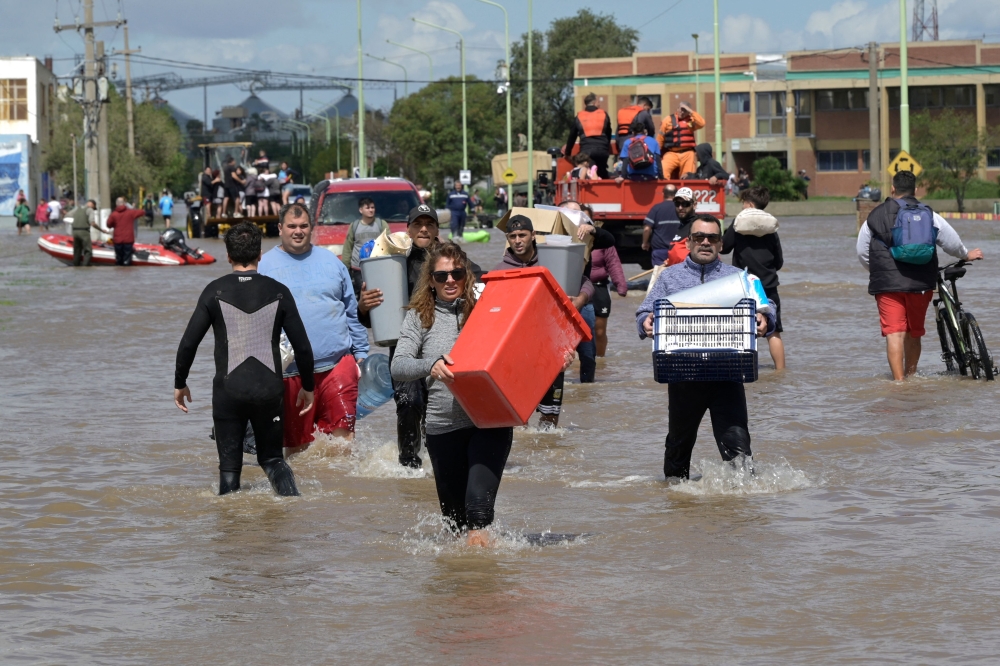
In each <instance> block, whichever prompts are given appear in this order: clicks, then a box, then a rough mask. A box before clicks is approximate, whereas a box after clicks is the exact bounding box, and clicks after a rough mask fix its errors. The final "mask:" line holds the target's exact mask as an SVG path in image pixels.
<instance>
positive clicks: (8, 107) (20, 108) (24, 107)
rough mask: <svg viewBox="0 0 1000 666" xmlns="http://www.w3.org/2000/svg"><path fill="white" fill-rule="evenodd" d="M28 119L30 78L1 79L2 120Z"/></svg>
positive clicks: (0, 101)
mask: <svg viewBox="0 0 1000 666" xmlns="http://www.w3.org/2000/svg"><path fill="white" fill-rule="evenodd" d="M27 119H28V80H27V79H0V120H27Z"/></svg>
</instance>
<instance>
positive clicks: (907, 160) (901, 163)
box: [889, 150, 924, 176]
mask: <svg viewBox="0 0 1000 666" xmlns="http://www.w3.org/2000/svg"><path fill="white" fill-rule="evenodd" d="M923 170H924V168H923V167H922V166H920V164H919V163H918V162H917V161H916V160H915V159H913V157H911V156H910V154H909V153H908V152H906V151H905V150H901V151H899V155H896V159H894V160H893V161H891V162H889V175H890V176H895V175H896V174H897V173H899V172H900V171H912V172H913V175H914V176H919V175H920V174H921V173H922V172H923Z"/></svg>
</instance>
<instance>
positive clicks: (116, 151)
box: [45, 88, 193, 206]
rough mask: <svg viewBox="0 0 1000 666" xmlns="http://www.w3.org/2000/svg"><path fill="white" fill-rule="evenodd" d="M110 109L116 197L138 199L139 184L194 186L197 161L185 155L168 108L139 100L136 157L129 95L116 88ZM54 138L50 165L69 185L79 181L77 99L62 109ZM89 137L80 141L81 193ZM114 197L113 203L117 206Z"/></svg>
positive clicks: (178, 188)
mask: <svg viewBox="0 0 1000 666" xmlns="http://www.w3.org/2000/svg"><path fill="white" fill-rule="evenodd" d="M105 109H106V110H107V112H108V164H109V165H110V170H111V198H112V199H114V198H116V197H120V196H123V197H129V198H131V199H133V200H134V199H135V198H136V197H137V196H138V194H139V189H140V188H141V187H145V188H146V189H147V190H150V191H154V192H155V191H158V190H161V189H163V188H165V187H166V188H169V189H170V190H171V191H172V192H174V193H175V194H177V193H180V192H183V191H184V190H186V189H187V188H188V187H190V185H191V183H192V180H193V165H192V164H191V163H190V162H189V160H188V158H187V157H186V156H185V154H184V150H183V147H184V139H183V135H182V134H181V131H180V128H179V127H177V123H176V122H175V121H174V119H173V118H172V117H171V116H170V113H169V112H168V111H167V110H166V109H162V108H159V107H157V106H155V105H154V104H152V103H143V104H136V105H135V106H134V117H135V152H136V154H135V156H132V155H131V154H129V151H128V126H127V123H126V115H125V98H124V97H122V96H121V95H119V94H118V93H117V92H116V91H115V90H114V88H112V89H111V91H110V102H109V103H108V104H107V106H106V107H105ZM56 117H57V119H58V120H57V122H56V125H55V128H54V131H53V140H52V143H51V146H50V149H49V152H48V154H47V155H46V158H45V168H46V169H48V170H52V171H54V172H55V174H56V182H57V183H58V184H59V186H60V187H62V188H66V189H69V188H70V187H71V186H72V182H73V158H72V150H73V148H72V139H71V138H70V135H71V134H76V136H77V140H78V141H80V135H81V127H82V126H83V112H82V111H81V109H80V107H79V105H77V104H76V103H75V102H73V101H67V102H64V103H61V104H60V105H59V108H58V109H57V114H56ZM83 154H84V150H83V142H82V141H80V142H79V143H78V144H77V170H78V176H77V178H78V184H77V188H78V192H79V193H80V195H81V196H82V194H83V192H84V182H85V181H84V173H85V172H84V165H83ZM111 204H112V202H108V203H107V205H109V206H110V205H111Z"/></svg>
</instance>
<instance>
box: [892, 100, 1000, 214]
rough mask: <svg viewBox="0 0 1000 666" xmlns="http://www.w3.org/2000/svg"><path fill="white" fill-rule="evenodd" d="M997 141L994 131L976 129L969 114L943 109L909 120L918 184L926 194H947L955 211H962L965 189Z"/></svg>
mask: <svg viewBox="0 0 1000 666" xmlns="http://www.w3.org/2000/svg"><path fill="white" fill-rule="evenodd" d="M998 140H1000V131H998V130H997V129H996V128H993V129H983V130H980V129H979V128H978V127H977V126H976V117H975V115H973V114H971V113H961V112H956V111H955V110H954V109H951V108H947V109H944V110H943V111H942V112H941V113H939V114H936V115H934V116H931V114H930V112H928V111H924V112H922V113H918V114H915V115H913V116H912V117H911V118H910V146H911V147H912V148H913V157H914V158H916V160H917V161H918V162H920V166H922V167H923V168H924V171H923V173H922V174H920V179H919V181H918V184H920V185H923V186H924V187H926V188H927V189H928V190H929V191H936V192H941V191H944V192H951V193H952V194H953V195H954V197H955V201H956V202H957V203H958V210H959V211H960V212H961V211H964V210H965V199H966V198H967V197H968V196H970V195H969V187H970V184H971V183H972V181H973V179H974V178H975V177H976V175H977V174H978V173H979V166H980V164H981V163H982V161H983V160H985V159H986V152H987V151H988V150H989V149H990V148H992V146H993V145H994V144H995V143H996V142H997V141H998Z"/></svg>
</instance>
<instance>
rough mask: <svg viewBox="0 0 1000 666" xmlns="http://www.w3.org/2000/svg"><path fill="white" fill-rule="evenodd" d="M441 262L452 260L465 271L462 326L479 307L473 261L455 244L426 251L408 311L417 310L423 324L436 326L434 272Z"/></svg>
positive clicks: (439, 245)
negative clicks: (425, 258) (425, 257)
mask: <svg viewBox="0 0 1000 666" xmlns="http://www.w3.org/2000/svg"><path fill="white" fill-rule="evenodd" d="M439 259H451V261H452V264H453V265H454V266H455V268H456V269H460V268H464V269H465V288H464V289H463V290H462V295H461V297H460V298H462V299H464V301H465V302H464V303H463V304H462V316H461V317H459V326H462V325H464V324H465V322H467V321H468V320H469V315H470V314H472V308H473V307H474V306H475V305H476V287H475V285H476V276H475V274H473V272H472V262H470V261H469V257H468V255H467V254H465V251H464V250H463V249H462V248H461V247H460V246H459V245H458V244H457V243H453V242H452V241H448V242H445V243H440V244H438V245H435V246H433V247H431V248H429V249H428V250H427V260H426V261H424V266H423V268H422V269H421V270H420V278H419V279H418V280H417V286H416V287H414V289H413V297H412V298H410V305H409V306H408V309H410V310H416V311H417V314H418V315H419V316H420V325H421V326H423V327H424V328H430V327H431V326H433V325H434V303H435V301H436V299H437V292H435V291H434V285H433V284H432V278H431V273H433V272H434V271H435V270H437V268H436V267H437V263H438V260H439Z"/></svg>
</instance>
